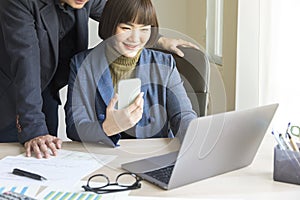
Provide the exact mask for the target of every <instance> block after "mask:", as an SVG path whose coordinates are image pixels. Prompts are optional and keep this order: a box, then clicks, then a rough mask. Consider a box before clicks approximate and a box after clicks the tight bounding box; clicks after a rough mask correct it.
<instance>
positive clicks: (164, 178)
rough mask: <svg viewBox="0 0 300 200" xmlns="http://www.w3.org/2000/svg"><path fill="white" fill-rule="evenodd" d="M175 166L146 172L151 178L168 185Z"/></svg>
mask: <svg viewBox="0 0 300 200" xmlns="http://www.w3.org/2000/svg"><path fill="white" fill-rule="evenodd" d="M173 168H174V165H170V166H167V167H163V168H160V169H157V170H154V171H149V172H146V173H145V174H147V175H148V176H151V177H153V178H155V179H157V180H159V181H161V182H163V183H165V184H168V183H169V181H170V178H171V174H172V171H173Z"/></svg>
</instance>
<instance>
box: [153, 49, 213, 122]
mask: <svg viewBox="0 0 300 200" xmlns="http://www.w3.org/2000/svg"><path fill="white" fill-rule="evenodd" d="M152 49H154V50H158V51H162V52H164V53H169V54H172V55H173V57H174V58H175V61H176V66H177V69H178V71H179V73H180V74H181V78H182V80H183V85H184V87H185V89H186V92H187V95H188V97H189V98H190V100H191V103H192V106H193V109H194V111H195V112H196V113H197V115H198V116H199V117H200V116H205V115H207V109H208V95H209V74H210V62H209V59H208V57H207V55H206V54H205V52H203V51H201V50H197V49H194V48H186V47H180V49H181V50H182V51H183V53H184V57H180V56H178V55H177V54H175V53H171V52H169V51H166V50H161V49H157V48H152Z"/></svg>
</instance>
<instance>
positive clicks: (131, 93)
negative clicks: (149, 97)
mask: <svg viewBox="0 0 300 200" xmlns="http://www.w3.org/2000/svg"><path fill="white" fill-rule="evenodd" d="M140 92H141V79H139V78H133V79H124V80H120V81H119V83H118V95H119V99H118V109H123V108H126V107H127V106H129V105H130V104H131V103H132V102H133V101H134V100H135V99H136V97H137V96H138V95H139V93H140Z"/></svg>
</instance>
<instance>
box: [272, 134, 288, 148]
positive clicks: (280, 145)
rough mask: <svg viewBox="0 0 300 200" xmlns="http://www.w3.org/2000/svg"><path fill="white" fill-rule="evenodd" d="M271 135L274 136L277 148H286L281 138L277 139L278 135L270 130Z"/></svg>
mask: <svg viewBox="0 0 300 200" xmlns="http://www.w3.org/2000/svg"><path fill="white" fill-rule="evenodd" d="M272 135H273V136H274V138H275V140H276V142H277V144H278V145H279V148H280V149H281V150H286V148H285V146H284V145H283V144H282V142H281V140H280V139H279V137H278V135H276V134H275V133H274V131H272Z"/></svg>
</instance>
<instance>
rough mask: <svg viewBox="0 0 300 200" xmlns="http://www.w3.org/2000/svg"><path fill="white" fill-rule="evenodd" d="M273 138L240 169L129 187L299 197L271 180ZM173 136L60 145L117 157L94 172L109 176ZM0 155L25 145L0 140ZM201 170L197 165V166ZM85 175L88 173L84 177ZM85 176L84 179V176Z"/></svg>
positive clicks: (185, 194) (169, 146)
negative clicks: (184, 181)
mask: <svg viewBox="0 0 300 200" xmlns="http://www.w3.org/2000/svg"><path fill="white" fill-rule="evenodd" d="M273 146H274V141H273V138H272V137H271V136H269V135H266V137H265V138H264V140H263V142H262V144H261V146H260V149H259V150H258V153H257V155H256V157H255V159H254V161H253V163H252V164H251V165H250V166H248V167H246V168H243V169H240V170H236V171H233V172H229V173H226V174H223V175H219V176H216V177H212V178H208V179H205V180H202V181H199V182H196V183H192V184H189V185H186V186H183V187H180V188H177V189H173V190H170V191H165V190H162V189H160V188H158V187H156V186H154V185H152V184H150V183H148V182H146V181H143V182H142V188H141V189H139V190H135V191H131V193H130V195H133V196H156V197H178V198H192V199H193V198H196V199H199V198H204V199H205V198H217V199H218V198H220V199H228V198H233V199H236V198H237V199H255V200H257V199H264V200H265V199H273V200H277V199H278V200H279V199H280V200H282V199H283V198H285V199H287V200H291V199H297V200H299V198H300V186H299V185H293V184H287V183H281V182H275V181H273ZM178 147H179V144H178V143H177V141H176V140H170V139H147V140H121V141H120V147H117V148H115V149H113V148H109V147H106V146H102V145H99V144H82V143H77V142H65V143H64V144H63V149H67V150H76V151H84V152H93V153H99V154H107V155H117V156H118V157H117V158H116V159H115V160H113V161H112V162H111V163H109V164H108V165H106V166H104V167H103V168H101V169H99V170H97V171H96V172H95V173H97V172H98V173H99V172H101V173H105V174H107V175H108V176H109V177H111V178H112V179H114V178H115V176H116V175H117V174H118V173H120V172H123V170H122V169H121V168H120V166H121V163H125V162H129V161H133V160H137V159H140V158H144V157H149V156H153V155H159V154H163V153H166V152H171V151H174V150H176V149H178ZM0 148H1V151H0V158H3V157H4V156H7V155H19V154H20V153H23V152H24V148H23V147H22V146H21V145H20V144H17V143H9V144H8V143H2V144H0ZM199 170H200V169H199ZM86 178H87V177H86ZM86 178H84V179H86Z"/></svg>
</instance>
